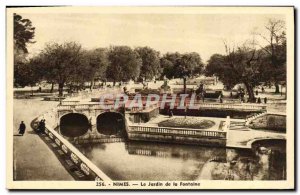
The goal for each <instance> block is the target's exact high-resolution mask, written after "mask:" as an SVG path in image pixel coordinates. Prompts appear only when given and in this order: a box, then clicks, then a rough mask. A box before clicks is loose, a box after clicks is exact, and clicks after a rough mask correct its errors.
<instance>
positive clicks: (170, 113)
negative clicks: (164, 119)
mask: <svg viewBox="0 0 300 195" xmlns="http://www.w3.org/2000/svg"><path fill="white" fill-rule="evenodd" d="M172 116H173V112H172V110H171V109H170V110H169V117H170V118H172Z"/></svg>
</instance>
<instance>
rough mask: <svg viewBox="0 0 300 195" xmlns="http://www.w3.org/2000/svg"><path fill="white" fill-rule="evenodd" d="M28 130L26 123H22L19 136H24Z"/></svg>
mask: <svg viewBox="0 0 300 195" xmlns="http://www.w3.org/2000/svg"><path fill="white" fill-rule="evenodd" d="M25 130H26V125H25V124H24V121H21V124H20V126H19V134H21V135H22V136H23V135H24V133H25Z"/></svg>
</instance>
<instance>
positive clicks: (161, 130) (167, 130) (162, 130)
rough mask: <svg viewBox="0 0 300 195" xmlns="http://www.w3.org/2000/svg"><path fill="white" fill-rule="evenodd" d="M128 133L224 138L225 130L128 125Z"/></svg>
mask: <svg viewBox="0 0 300 195" xmlns="http://www.w3.org/2000/svg"><path fill="white" fill-rule="evenodd" d="M128 129H129V133H131V132H144V133H156V134H172V135H193V136H199V137H215V138H226V135H227V132H226V131H214V130H202V129H187V128H184V129H183V128H172V127H151V126H140V125H130V126H129V127H128Z"/></svg>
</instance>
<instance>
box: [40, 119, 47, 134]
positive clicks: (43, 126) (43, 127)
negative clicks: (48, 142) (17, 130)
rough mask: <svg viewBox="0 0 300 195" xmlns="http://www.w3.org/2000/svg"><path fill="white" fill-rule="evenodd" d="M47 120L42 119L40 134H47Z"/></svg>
mask: <svg viewBox="0 0 300 195" xmlns="http://www.w3.org/2000/svg"><path fill="white" fill-rule="evenodd" d="M45 128H46V127H45V119H42V120H41V121H40V123H39V132H40V133H45Z"/></svg>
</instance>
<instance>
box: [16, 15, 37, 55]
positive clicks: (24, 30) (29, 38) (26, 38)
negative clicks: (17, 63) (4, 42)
mask: <svg viewBox="0 0 300 195" xmlns="http://www.w3.org/2000/svg"><path fill="white" fill-rule="evenodd" d="M34 33H35V27H33V26H32V22H31V21H30V20H29V19H25V18H22V16H20V15H18V14H16V13H14V54H15V55H16V56H18V54H27V53H28V50H27V44H28V43H34V41H33V38H34Z"/></svg>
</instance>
